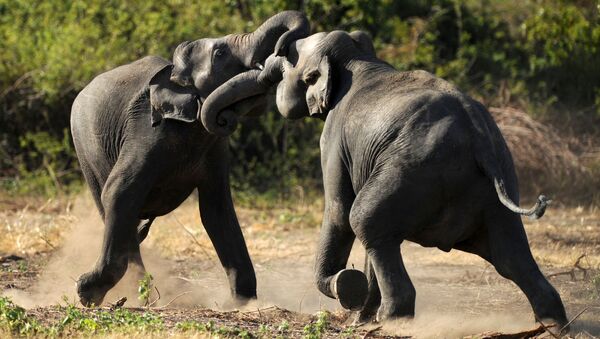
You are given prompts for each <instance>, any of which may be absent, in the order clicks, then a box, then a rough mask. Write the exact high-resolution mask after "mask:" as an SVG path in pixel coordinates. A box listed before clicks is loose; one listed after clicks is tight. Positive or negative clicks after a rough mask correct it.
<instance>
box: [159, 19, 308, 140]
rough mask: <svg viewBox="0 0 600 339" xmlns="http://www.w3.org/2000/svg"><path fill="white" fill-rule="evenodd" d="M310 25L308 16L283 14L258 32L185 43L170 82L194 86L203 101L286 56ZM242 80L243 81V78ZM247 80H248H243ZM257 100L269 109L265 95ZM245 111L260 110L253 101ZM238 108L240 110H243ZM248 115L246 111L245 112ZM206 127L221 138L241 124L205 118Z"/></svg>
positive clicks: (228, 118)
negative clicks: (233, 80)
mask: <svg viewBox="0 0 600 339" xmlns="http://www.w3.org/2000/svg"><path fill="white" fill-rule="evenodd" d="M309 30H310V25H309V22H308V19H307V18H306V16H305V15H304V14H302V13H301V12H297V11H284V12H281V13H279V14H277V15H275V16H273V17H271V18H270V19H268V20H267V21H265V22H264V23H263V24H262V25H261V26H260V27H258V28H257V29H256V30H255V31H254V32H251V33H244V34H230V35H227V36H225V37H222V38H206V39H199V40H196V41H192V42H187V41H186V42H183V43H181V44H180V45H179V46H178V47H177V48H176V50H175V52H174V54H173V65H174V67H173V69H172V71H171V76H170V80H171V81H172V82H174V83H176V84H179V85H180V86H182V87H194V88H195V89H196V91H197V93H198V96H199V97H200V98H201V100H204V99H205V98H207V97H208V95H209V94H210V93H211V92H212V91H213V90H214V89H215V88H217V87H218V86H220V85H221V84H223V83H224V82H225V81H227V80H229V79H231V78H233V77H235V76H236V75H238V74H240V73H242V72H245V71H248V70H250V69H253V68H262V66H261V65H262V64H263V63H264V61H265V59H266V58H267V56H269V55H270V54H272V53H273V52H274V53H275V54H276V55H286V54H287V53H288V48H289V46H290V44H291V43H292V42H293V41H295V40H297V39H300V38H303V37H306V36H308V34H309ZM240 80H242V79H240ZM242 81H244V80H242ZM255 101H257V102H260V103H262V104H263V106H264V107H262V110H266V109H267V104H266V102H267V101H266V100H265V99H264V93H263V95H262V96H261V97H257V98H255ZM242 106H243V107H244V108H253V109H254V110H255V111H256V110H257V108H256V107H253V106H257V105H256V104H255V105H251V102H246V105H242ZM240 110H241V107H238V110H237V111H240ZM242 113H246V112H242ZM201 119H202V122H203V124H204V126H205V128H206V129H207V130H208V131H210V132H212V133H214V134H217V135H228V134H229V133H230V132H231V131H232V130H233V129H235V125H236V123H237V118H236V116H233V115H231V116H228V115H227V114H224V115H204V114H203V115H202V117H201Z"/></svg>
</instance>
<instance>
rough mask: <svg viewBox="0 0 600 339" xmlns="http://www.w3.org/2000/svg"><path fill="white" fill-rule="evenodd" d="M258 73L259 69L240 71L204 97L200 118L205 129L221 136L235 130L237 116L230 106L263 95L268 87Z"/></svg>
mask: <svg viewBox="0 0 600 339" xmlns="http://www.w3.org/2000/svg"><path fill="white" fill-rule="evenodd" d="M260 73H261V71H260V70H250V71H247V72H244V73H240V74H238V75H236V76H235V77H233V78H231V79H230V80H229V81H227V82H225V83H224V84H223V85H221V86H219V87H218V88H217V89H216V90H214V91H213V92H212V93H211V94H210V95H209V96H208V98H206V100H205V101H204V103H203V104H202V111H201V113H200V118H201V121H202V124H203V125H204V127H205V128H206V130H207V131H209V132H210V133H212V134H215V135H218V136H221V137H226V136H229V135H230V134H231V133H233V131H235V128H236V126H237V122H238V116H237V114H236V113H235V110H234V109H231V107H233V105H234V104H236V103H237V102H239V101H242V100H244V99H247V98H250V97H253V96H256V95H263V94H265V93H266V92H267V91H268V90H269V88H270V86H269V85H268V84H266V83H261V82H259V81H258V80H257V79H258V77H259V75H260ZM230 106H231V107H230ZM228 107H229V108H228Z"/></svg>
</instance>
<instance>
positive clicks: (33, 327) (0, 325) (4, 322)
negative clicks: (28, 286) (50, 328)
mask: <svg viewBox="0 0 600 339" xmlns="http://www.w3.org/2000/svg"><path fill="white" fill-rule="evenodd" d="M0 329H5V330H8V331H9V332H10V333H14V334H17V335H21V336H31V335H34V334H36V333H38V332H39V331H40V329H41V327H40V324H39V323H38V322H37V321H36V320H35V319H32V318H31V317H30V316H29V315H28V314H27V312H26V311H25V309H23V308H22V307H20V306H17V305H15V304H14V303H13V302H12V301H11V300H10V299H8V298H6V297H0Z"/></svg>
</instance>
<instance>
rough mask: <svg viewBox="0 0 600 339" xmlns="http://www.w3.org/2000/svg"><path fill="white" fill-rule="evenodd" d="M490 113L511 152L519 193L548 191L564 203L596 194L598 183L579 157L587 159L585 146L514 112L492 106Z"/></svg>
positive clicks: (509, 109)
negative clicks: (568, 197) (517, 177)
mask: <svg viewBox="0 0 600 339" xmlns="http://www.w3.org/2000/svg"><path fill="white" fill-rule="evenodd" d="M490 113H492V116H493V117H494V120H495V121H496V123H497V124H498V127H500V130H501V131H502V134H503V135H504V139H505V140H506V143H507V144H508V147H509V149H510V151H511V153H512V156H513V159H514V163H515V167H516V169H517V173H518V175H519V179H520V186H521V191H522V192H523V193H525V194H526V195H537V194H539V192H541V191H550V192H551V193H554V194H553V195H556V196H558V195H560V196H559V198H561V199H562V202H563V203H567V202H568V201H567V199H566V197H567V196H584V197H588V196H590V195H595V194H597V189H598V188H600V182H598V181H597V180H596V179H595V178H594V174H593V172H592V170H591V169H590V168H588V167H587V166H585V161H582V158H581V157H582V156H583V155H585V157H587V158H589V153H585V154H583V153H584V152H583V150H584V149H589V148H590V146H589V145H588V146H587V147H584V146H583V145H582V144H581V143H580V142H579V141H578V140H576V139H573V138H572V139H565V138H563V137H561V135H560V133H559V132H558V131H557V130H555V129H554V128H553V127H551V126H549V125H545V124H543V123H541V122H539V121H536V120H534V119H533V118H532V117H531V116H530V115H528V114H527V113H525V112H523V111H521V110H518V109H514V108H508V107H506V108H497V107H492V108H490ZM573 150H578V151H579V153H582V154H576V153H575V152H574V151H573ZM588 160H589V159H588ZM594 186H595V188H594ZM558 192H560V194H557V193H558Z"/></svg>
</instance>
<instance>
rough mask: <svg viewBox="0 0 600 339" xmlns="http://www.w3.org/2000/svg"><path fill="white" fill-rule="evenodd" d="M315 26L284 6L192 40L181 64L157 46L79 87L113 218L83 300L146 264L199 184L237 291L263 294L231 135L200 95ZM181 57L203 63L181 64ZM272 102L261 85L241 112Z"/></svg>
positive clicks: (100, 191) (84, 161)
mask: <svg viewBox="0 0 600 339" xmlns="http://www.w3.org/2000/svg"><path fill="white" fill-rule="evenodd" d="M308 34H309V23H308V20H307V19H306V17H305V16H304V14H302V13H300V12H296V11H285V12H281V13H279V14H277V15H275V16H273V17H271V18H270V19H268V20H267V21H265V22H264V23H263V24H262V25H261V26H260V27H258V28H257V29H256V30H255V31H254V32H252V33H245V34H231V35H227V36H225V37H221V38H204V39H199V40H196V41H193V42H184V43H182V44H180V45H179V46H178V47H177V49H176V50H175V53H174V57H173V59H174V60H173V64H171V63H170V62H169V61H167V60H165V59H163V58H160V57H156V56H149V57H145V58H142V59H140V60H137V61H134V62H132V63H130V64H127V65H123V66H120V67H117V68H115V69H113V70H110V71H107V72H105V73H103V74H100V75H98V76H97V77H95V78H94V79H93V80H92V81H91V82H90V83H89V84H88V85H87V86H86V87H85V88H84V89H83V90H82V91H81V92H80V93H79V94H78V96H77V97H76V99H75V101H74V102H73V106H72V110H71V133H72V136H73V143H74V145H75V150H76V153H77V157H78V159H79V163H80V167H81V170H82V172H83V175H84V178H85V180H86V182H87V184H88V186H89V188H90V190H91V193H92V196H93V198H94V201H95V203H96V206H97V208H98V210H99V212H100V215H101V217H102V219H103V221H104V224H105V231H104V240H103V245H102V248H101V254H100V256H99V259H98V260H97V262H96V264H95V266H94V267H93V269H92V270H91V271H89V272H87V273H84V274H82V275H81V276H80V278H79V279H78V281H77V293H78V295H79V298H80V301H81V303H82V304H83V305H85V306H91V305H100V304H101V303H102V301H103V299H104V296H105V295H106V293H107V292H108V291H109V290H110V289H111V288H112V287H113V286H115V284H116V283H117V282H118V281H119V280H120V279H121V278H122V277H123V275H124V274H125V271H126V270H127V267H128V265H129V264H130V263H132V264H137V265H138V266H140V267H141V268H142V271H143V261H142V258H141V255H140V249H139V245H140V243H141V242H142V241H143V240H144V238H145V237H146V236H147V234H148V231H149V229H150V226H151V224H152V222H153V220H154V219H155V218H157V217H159V216H163V215H165V214H167V213H169V212H171V211H172V210H174V209H175V208H177V207H178V206H179V205H180V204H181V203H182V202H183V201H184V200H185V199H186V198H187V197H188V196H189V195H190V194H191V193H192V192H193V191H194V190H197V192H198V196H199V211H200V215H201V219H202V224H203V225H204V227H205V229H206V231H207V233H208V236H209V237H210V239H211V241H212V243H213V246H214V247H215V250H216V252H217V255H218V257H219V260H220V262H221V264H222V266H223V267H224V269H225V272H226V275H227V278H228V281H229V286H230V290H231V294H232V296H233V297H234V298H235V299H239V300H247V299H251V298H256V277H255V273H254V268H253V266H252V262H251V259H250V256H249V254H248V250H247V248H246V243H245V241H244V237H243V234H242V232H241V229H240V225H239V223H238V220H237V217H236V213H235V210H234V206H233V202H232V198H231V192H230V187H229V164H228V161H229V159H228V156H229V149H228V147H229V146H228V138H226V137H220V136H216V135H214V134H211V133H208V132H207V131H206V130H205V129H204V128H203V125H202V124H201V123H200V122H199V120H200V108H201V106H202V103H201V102H202V100H204V98H206V97H207V96H208V94H210V92H211V91H212V90H213V89H215V88H216V87H217V86H219V85H221V84H222V83H223V82H225V81H226V80H228V79H229V78H231V77H233V76H235V75H236V74H239V73H243V72H245V71H248V70H249V69H252V68H254V67H256V64H258V63H262V62H264V61H265V59H266V57H267V56H268V55H269V54H271V53H273V51H276V52H278V53H281V52H282V51H286V50H287V47H288V45H289V44H290V43H291V42H292V41H295V40H297V39H299V38H302V37H306V36H308ZM182 60H199V61H201V63H199V64H197V65H195V66H196V67H195V68H189V67H188V68H185V69H182V68H180V67H179V66H180V64H181V61H182ZM191 82H193V83H191ZM192 85H194V86H192ZM266 104H267V101H266V99H265V95H260V96H257V97H255V98H252V99H249V100H246V101H245V102H243V103H239V104H237V105H234V106H235V107H236V113H238V114H245V113H248V114H250V113H251V112H252V111H253V110H261V107H262V106H265V105H266ZM262 109H263V110H264V108H262ZM142 222H143V223H142Z"/></svg>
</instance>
